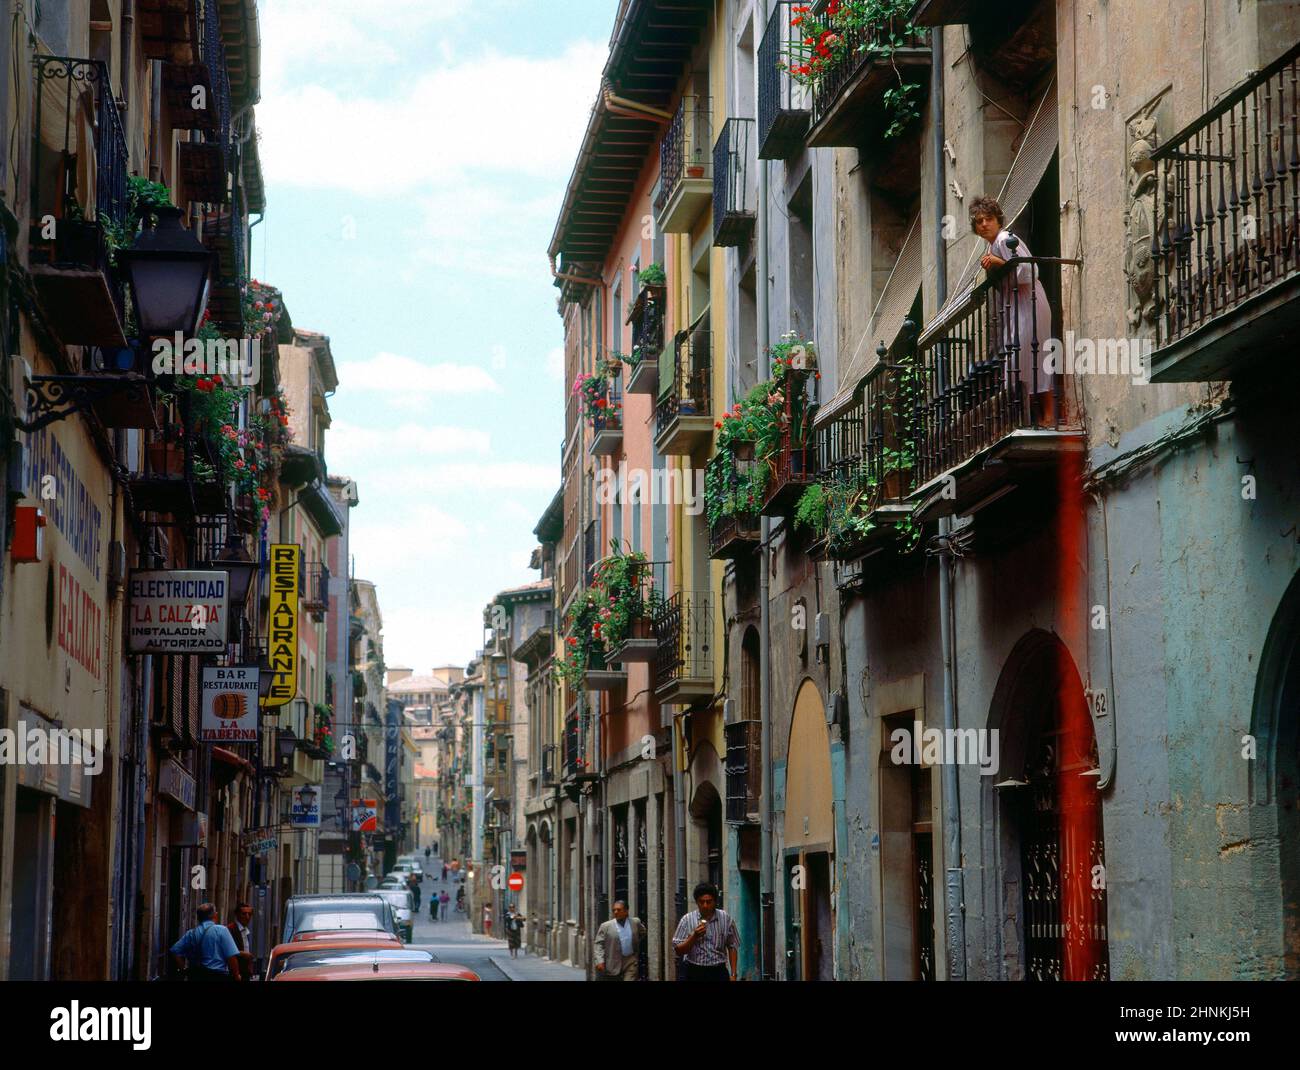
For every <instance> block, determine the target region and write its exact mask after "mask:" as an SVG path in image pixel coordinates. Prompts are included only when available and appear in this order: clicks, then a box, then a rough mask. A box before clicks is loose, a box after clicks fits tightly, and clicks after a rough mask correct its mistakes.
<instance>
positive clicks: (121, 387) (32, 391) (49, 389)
mask: <svg viewBox="0 0 1300 1070" xmlns="http://www.w3.org/2000/svg"><path fill="white" fill-rule="evenodd" d="M148 385H149V381H148V380H147V379H146V378H145V377H144V376H143V375H140V374H139V373H137V372H124V373H121V374H108V373H105V374H99V375H33V376H31V377H30V378H29V379H28V380H27V412H28V418H27V419H26V420H15V421H14V423H15V424H16V425H17V426H18V428H19V429H20V430H22V431H27V432H32V431H39V430H40V429H41V428H43V427H48V426H49V425H50V424H52V423H57V422H58V421H59V420H62V419H64V418H65V417H67V416H71V415H72V414H73V413H76V412H82V413H85V412H89V411H90V410H91V408H92V407H93V406H94V404H95V402H97V401H101V400H103V399H104V398H107V397H112V396H113V395H114V394H117V393H121V392H123V391H125V390H128V389H139V388H141V387H144V388H146V389H147V388H148Z"/></svg>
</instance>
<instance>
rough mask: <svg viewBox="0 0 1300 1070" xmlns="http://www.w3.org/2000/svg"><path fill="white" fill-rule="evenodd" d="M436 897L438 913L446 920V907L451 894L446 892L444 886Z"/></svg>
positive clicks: (449, 901) (448, 904) (449, 902)
mask: <svg viewBox="0 0 1300 1070" xmlns="http://www.w3.org/2000/svg"><path fill="white" fill-rule="evenodd" d="M437 899H438V911H439V914H440V916H441V917H442V920H443V921H446V920H447V907H448V906H450V905H451V896H450V895H448V894H447V889H446V888H444V889H443V890H442V891H441V892H439V893H438V896H437Z"/></svg>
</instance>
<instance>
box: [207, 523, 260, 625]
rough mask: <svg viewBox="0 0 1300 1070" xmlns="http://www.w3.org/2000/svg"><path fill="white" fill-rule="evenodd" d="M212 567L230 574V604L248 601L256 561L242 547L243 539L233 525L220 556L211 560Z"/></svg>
mask: <svg viewBox="0 0 1300 1070" xmlns="http://www.w3.org/2000/svg"><path fill="white" fill-rule="evenodd" d="M212 565H213V567H214V568H218V569H220V570H221V571H223V572H227V573H229V574H230V601H231V604H232V605H236V606H242V605H243V604H244V603H245V602H247V601H248V589H249V587H251V586H252V583H253V577H254V576H256V575H257V562H256V561H254V560H253V559H252V558H251V557H250V556H249V554H248V551H247V550H246V549H245V548H244V540H243V539H241V538H240V537H239V534H238V533H237V532H236V531H235V529H234V526H233V525H232V526H231V527H230V530H229V531H228V533H227V535H226V545H225V548H224V549H223V550H222V551H221V556H220V557H218V558H217V559H216V560H215V561H213V562H212Z"/></svg>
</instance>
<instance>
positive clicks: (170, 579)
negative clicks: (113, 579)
mask: <svg viewBox="0 0 1300 1070" xmlns="http://www.w3.org/2000/svg"><path fill="white" fill-rule="evenodd" d="M127 589H128V592H129V595H130V608H129V611H128V613H129V617H128V642H129V647H128V649H129V650H130V652H131V653H132V654H223V653H225V650H226V617H227V612H228V610H229V605H230V575H229V573H226V572H210V571H201V570H194V571H174V570H170V571H164V570H147V569H137V570H133V571H132V572H131V576H130V580H129V583H128V586H127Z"/></svg>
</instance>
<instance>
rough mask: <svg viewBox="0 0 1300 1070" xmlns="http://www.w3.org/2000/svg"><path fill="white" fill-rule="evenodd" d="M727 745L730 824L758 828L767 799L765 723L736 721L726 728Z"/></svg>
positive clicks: (728, 815) (728, 818) (724, 729)
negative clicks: (764, 746)
mask: <svg viewBox="0 0 1300 1070" xmlns="http://www.w3.org/2000/svg"><path fill="white" fill-rule="evenodd" d="M723 735H724V738H725V739H726V744H727V757H726V772H727V821H728V823H730V824H733V825H750V824H757V823H758V820H759V811H760V809H761V807H762V798H763V722H762V721H735V722H733V723H732V724H729V725H726V726H725V727H724V728H723Z"/></svg>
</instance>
